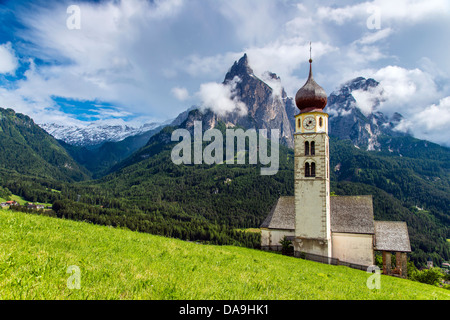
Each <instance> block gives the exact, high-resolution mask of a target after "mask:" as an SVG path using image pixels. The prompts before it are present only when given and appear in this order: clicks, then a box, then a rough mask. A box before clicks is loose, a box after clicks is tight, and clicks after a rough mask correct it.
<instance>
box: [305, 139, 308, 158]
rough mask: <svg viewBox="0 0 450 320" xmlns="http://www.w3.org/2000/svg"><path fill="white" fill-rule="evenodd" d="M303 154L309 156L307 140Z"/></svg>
mask: <svg viewBox="0 0 450 320" xmlns="http://www.w3.org/2000/svg"><path fill="white" fill-rule="evenodd" d="M305 156H309V142H308V141H306V142H305Z"/></svg>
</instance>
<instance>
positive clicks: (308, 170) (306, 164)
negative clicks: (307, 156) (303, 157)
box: [305, 162, 311, 177]
mask: <svg viewBox="0 0 450 320" xmlns="http://www.w3.org/2000/svg"><path fill="white" fill-rule="evenodd" d="M309 176H311V171H310V169H309V162H306V163H305V177H309Z"/></svg>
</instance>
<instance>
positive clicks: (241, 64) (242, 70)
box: [224, 53, 253, 83]
mask: <svg viewBox="0 0 450 320" xmlns="http://www.w3.org/2000/svg"><path fill="white" fill-rule="evenodd" d="M252 75H253V69H252V68H251V67H250V65H249V62H248V57H247V54H246V53H245V54H244V55H243V56H242V57H241V58H240V59H239V61H235V62H234V64H233V66H232V67H231V68H230V70H229V71H228V73H227V74H226V75H225V80H224V83H226V82H228V81H231V80H233V79H234V77H236V76H237V77H239V79H245V78H247V77H250V76H252Z"/></svg>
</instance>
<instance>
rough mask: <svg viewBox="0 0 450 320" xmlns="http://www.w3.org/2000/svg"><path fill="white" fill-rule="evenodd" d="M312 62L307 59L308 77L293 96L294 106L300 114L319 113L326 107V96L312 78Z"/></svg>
mask: <svg viewBox="0 0 450 320" xmlns="http://www.w3.org/2000/svg"><path fill="white" fill-rule="evenodd" d="M311 65H312V60H311V59H309V77H308V80H307V81H306V83H305V84H304V85H303V87H301V88H300V89H299V90H298V91H297V94H296V95H295V104H296V105H297V108H299V109H300V113H304V112H313V111H319V112H321V111H322V110H323V109H324V108H325V106H326V105H327V94H326V92H325V90H324V89H323V88H322V87H321V86H319V85H318V84H317V83H316V82H315V81H314V78H313V74H312V66H311Z"/></svg>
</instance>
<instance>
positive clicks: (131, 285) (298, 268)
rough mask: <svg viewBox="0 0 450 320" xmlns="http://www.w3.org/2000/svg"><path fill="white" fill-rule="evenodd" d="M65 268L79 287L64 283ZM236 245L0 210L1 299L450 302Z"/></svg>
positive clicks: (394, 282)
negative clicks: (71, 270) (377, 286)
mask: <svg viewBox="0 0 450 320" xmlns="http://www.w3.org/2000/svg"><path fill="white" fill-rule="evenodd" d="M69 266H77V267H78V268H79V271H80V273H79V279H80V289H69V288H68V280H70V279H73V278H72V277H73V274H71V273H67V270H68V267H69ZM369 276H370V274H368V273H366V272H364V271H359V270H354V269H350V268H347V267H343V266H329V265H324V264H320V263H315V262H311V261H305V260H302V259H297V258H292V257H287V256H282V255H279V254H275V253H269V252H262V251H259V250H252V249H247V248H239V247H232V246H210V245H200V244H196V243H192V242H184V241H181V240H176V239H169V238H164V237H159V236H154V235H150V234H143V233H137V232H131V231H128V230H123V229H116V228H111V227H104V226H96V225H92V224H88V223H84V222H75V221H70V220H62V219H56V218H49V217H44V216H39V215H35V214H25V213H21V212H13V211H10V210H0V299H52V300H53V299H57V300H65V299H130V300H131V299H159V300H165V299H178V300H181V299H193V300H195V299H206V300H209V299H225V300H228V299H236V300H242V299H246V300H247V299H248V300H252V299H255V300H259V299H270V300H277V299H286V300H290V299H300V300H301V299H382V300H391V299H392V300H393V299H401V300H403V299H446V300H449V299H450V291H449V290H445V289H441V288H438V287H434V286H430V285H425V284H421V283H418V282H413V281H409V280H405V279H398V278H394V277H388V276H383V275H381V281H380V284H381V288H380V289H372V290H371V289H368V287H367V285H366V282H367V280H368V278H369Z"/></svg>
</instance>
